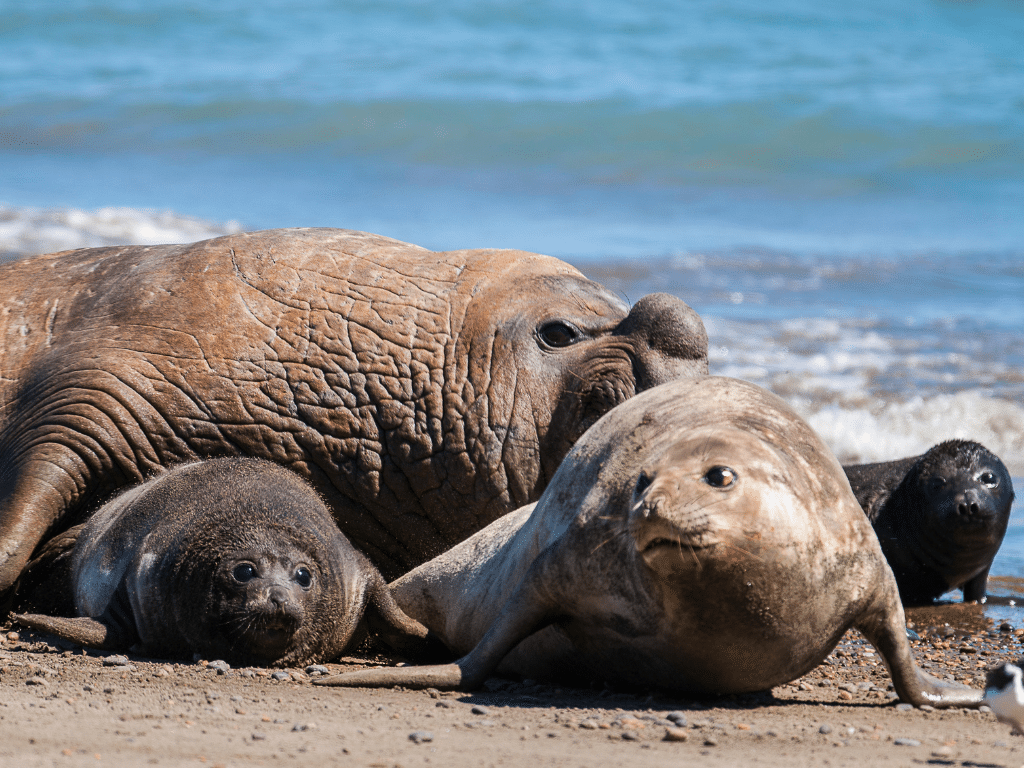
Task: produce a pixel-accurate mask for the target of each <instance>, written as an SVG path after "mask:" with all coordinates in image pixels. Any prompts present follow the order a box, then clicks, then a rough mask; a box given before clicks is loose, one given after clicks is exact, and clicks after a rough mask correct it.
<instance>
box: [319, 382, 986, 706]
mask: <svg viewBox="0 0 1024 768" xmlns="http://www.w3.org/2000/svg"><path fill="white" fill-rule="evenodd" d="M391 591H392V594H393V595H394V596H395V600H396V602H397V603H398V604H399V606H401V607H402V609H403V610H404V611H405V612H406V613H407V614H409V615H410V616H412V617H414V618H416V619H418V620H419V621H420V622H422V623H423V624H424V625H425V626H427V627H428V628H429V629H430V630H432V632H434V633H435V634H436V635H437V636H438V638H439V639H440V640H441V641H442V642H444V643H445V644H446V645H447V646H448V647H449V648H450V650H451V651H452V652H453V653H454V654H456V655H459V654H465V655H464V656H462V658H460V659H459V660H458V661H457V662H455V663H452V664H441V665H435V666H423V667H403V668H388V669H375V670H364V671H360V672H354V673H349V674H344V675H340V676H336V677H332V678H327V679H325V680H324V681H323V682H324V684H332V685H404V686H410V687H413V686H419V687H426V686H433V687H438V688H440V687H446V688H455V687H458V688H475V687H477V686H479V685H480V684H481V683H482V682H483V681H484V680H485V679H486V677H487V676H488V675H490V674H491V673H492V672H495V671H498V672H500V673H506V674H511V675H514V676H526V677H530V678H534V679H544V678H548V679H552V678H555V679H558V678H565V677H567V676H568V677H570V678H571V679H575V680H579V681H584V682H588V681H593V680H594V679H602V678H603V679H605V680H606V681H611V682H613V683H618V684H624V685H628V686H640V687H645V688H650V687H658V688H668V689H672V690H674V691H676V692H683V693H691V694H709V693H710V694H722V693H740V692H751V691H761V690H766V689H769V688H771V687H772V686H776V685H780V684H783V683H786V682H788V681H791V680H793V679H795V678H797V677H800V676H801V675H803V674H805V673H806V672H808V671H809V670H811V669H813V668H814V667H815V666H817V665H818V664H820V663H821V662H822V661H823V660H824V659H825V657H826V656H827V655H828V654H829V653H830V652H831V650H832V649H833V648H834V647H835V646H836V644H837V643H838V642H839V640H840V638H841V637H842V636H843V633H844V632H846V630H847V629H849V628H850V627H855V628H857V629H858V630H860V631H861V632H862V633H863V634H864V636H865V637H866V638H867V639H868V640H869V641H870V642H871V643H872V644H873V645H874V646H875V648H877V649H878V651H879V652H880V653H881V655H882V657H883V658H884V660H885V662H886V664H887V665H888V667H889V670H890V672H891V674H892V679H893V683H894V685H895V688H896V691H897V693H898V694H899V696H900V697H901V698H902V699H903V700H904V701H909V702H912V703H913V704H915V705H922V704H931V705H933V706H951V705H973V704H977V703H978V701H979V700H980V697H981V692H980V691H975V690H972V689H970V688H965V687H962V686H957V685H952V684H947V683H944V682H942V681H939V680H937V679H934V678H932V677H930V676H929V675H927V674H926V673H924V672H922V671H921V670H919V669H918V668H917V666H916V665H915V664H914V661H913V659H912V657H911V652H910V645H909V642H908V640H907V636H906V620H905V618H904V614H903V608H902V606H901V605H900V601H899V595H898V593H897V591H896V582H895V580H894V579H893V576H892V572H891V571H890V570H889V567H888V566H887V565H886V563H885V558H884V557H883V556H882V552H881V549H880V548H879V545H878V540H877V539H876V538H875V535H874V533H873V532H872V530H871V525H870V524H869V523H868V520H867V518H866V517H865V515H864V513H863V512H862V511H861V509H860V507H859V506H858V505H857V500H856V499H855V498H854V497H853V493H852V492H851V491H850V486H849V483H848V482H847V481H846V477H845V475H844V474H843V470H842V467H840V465H839V463H838V461H836V459H835V458H834V456H833V455H832V454H831V452H830V451H829V450H828V449H827V448H826V447H825V445H824V444H823V443H822V441H821V440H820V438H819V437H818V436H817V435H816V434H815V433H814V431H813V430H812V429H811V428H810V427H809V426H808V425H807V424H806V423H805V422H804V421H803V420H802V419H801V418H800V417H799V416H797V414H796V413H795V412H794V411H793V410H791V409H790V408H789V407H788V406H787V405H786V404H785V403H784V402H782V400H780V399H779V398H778V397H776V396H775V395H773V394H771V393H770V392H767V391H765V390H763V389H761V388H759V387H757V386H755V385H753V384H748V383H746V382H742V381H737V380H734V379H727V378H719V377H705V378H697V379H689V380H679V381H676V382H673V383H669V384H664V385H662V386H659V387H656V388H654V389H651V390H649V391H647V392H644V393H641V394H639V395H637V396H636V397H635V398H633V399H631V400H628V401H626V402H625V403H623V404H622V405H620V406H617V407H616V408H615V409H613V410H612V411H611V412H609V413H608V414H607V415H605V416H604V417H603V418H602V419H601V420H600V421H599V422H598V423H597V424H595V425H594V426H593V427H592V428H591V429H590V431H589V432H587V434H586V435H584V436H583V438H582V439H581V440H580V441H579V442H578V443H577V444H576V446H575V448H573V450H572V451H571V452H570V453H569V455H568V456H567V457H566V459H565V462H564V463H563V464H562V466H561V467H560V468H559V470H558V473H557V474H556V475H555V477H554V478H553V479H552V481H551V483H550V484H549V485H548V488H547V490H546V491H545V492H544V495H543V496H542V497H541V499H540V500H539V501H538V502H537V503H536V504H534V505H531V506H527V507H524V508H523V509H520V510H518V511H516V512H515V513H513V514H511V515H508V516H506V517H504V518H502V519H500V520H498V521H496V522H495V523H492V524H491V525H490V526H488V527H487V528H485V529H484V530H483V531H481V532H480V533H477V534H476V535H474V536H472V537H471V538H469V539H467V540H466V541H465V542H463V543H462V544H460V545H458V546H456V547H454V548H453V549H451V550H450V551H448V552H446V553H444V554H443V555H441V556H439V557H436V558H434V559H433V560H431V561H430V562H428V563H426V564H424V565H422V566H420V567H419V568H417V569H415V570H413V571H411V572H410V573H408V574H406V575H405V576H404V577H402V578H401V579H399V580H398V581H396V582H394V583H392V585H391Z"/></svg>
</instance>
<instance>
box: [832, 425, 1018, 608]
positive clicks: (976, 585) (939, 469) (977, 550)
mask: <svg viewBox="0 0 1024 768" xmlns="http://www.w3.org/2000/svg"><path fill="white" fill-rule="evenodd" d="M843 469H844V470H845V471H846V475H847V477H848V478H849V480H850V486H851V487H852V488H853V492H854V495H856V497H857V501H859V502H860V504H861V506H862V507H863V508H864V512H865V513H866V514H867V516H868V519H870V520H871V524H872V525H873V526H874V528H875V533H876V534H878V540H879V542H880V543H881V545H882V552H883V554H885V557H886V559H887V560H888V561H889V566H890V567H891V568H892V570H893V573H894V574H895V575H896V584H897V585H898V586H899V590H900V598H901V599H902V600H903V603H904V605H923V604H926V603H930V602H932V601H933V600H935V599H936V598H938V597H939V596H941V595H942V594H944V593H946V592H949V591H950V590H952V589H960V590H963V595H964V600H965V601H970V600H981V599H982V598H983V597H985V588H986V585H987V583H988V572H989V568H990V567H991V566H992V560H993V559H994V558H995V556H996V553H997V552H998V551H999V546H1000V545H1001V544H1002V542H1003V536H1004V534H1005V533H1006V526H1007V524H1008V523H1009V521H1010V509H1011V507H1012V505H1013V498H1014V496H1013V481H1012V480H1011V479H1010V473H1009V472H1008V471H1007V469H1006V466H1005V465H1004V464H1003V462H1002V461H1000V460H999V457H997V456H996V455H995V454H993V453H992V452H990V451H989V450H988V449H986V448H985V446H983V445H981V444H980V443H975V442H972V441H970V440H947V441H945V442H943V443H939V444H938V445H936V446H933V447H932V448H930V449H929V450H928V451H927V453H924V454H922V455H920V456H912V457H910V458H908V459H900V460H898V461H890V462H882V463H878V464H857V465H852V466H847V467H843Z"/></svg>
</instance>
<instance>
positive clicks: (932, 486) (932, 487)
mask: <svg viewBox="0 0 1024 768" xmlns="http://www.w3.org/2000/svg"><path fill="white" fill-rule="evenodd" d="M945 487H946V479H945V478H944V477H938V476H935V477H933V478H932V479H931V480H929V481H928V490H929V491H931V492H932V493H935V492H936V491H941V490H942V489H943V488H945Z"/></svg>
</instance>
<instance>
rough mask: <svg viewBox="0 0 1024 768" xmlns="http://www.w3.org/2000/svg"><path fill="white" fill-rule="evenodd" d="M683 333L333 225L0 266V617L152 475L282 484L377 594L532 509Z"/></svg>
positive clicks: (693, 363) (543, 273)
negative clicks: (74, 536)
mask: <svg viewBox="0 0 1024 768" xmlns="http://www.w3.org/2000/svg"><path fill="white" fill-rule="evenodd" d="M706 372H707V335H706V333H705V331H704V325H703V323H702V322H701V320H700V318H699V317H698V316H697V314H696V313H695V312H694V311H693V310H692V309H690V308H689V307H688V306H687V305H686V304H685V303H684V302H682V301H681V300H679V299H677V298H675V297H673V296H669V295H667V294H654V295H651V296H645V297H643V298H641V299H640V300H639V301H637V303H636V304H635V305H634V306H633V307H632V308H629V307H627V305H626V304H625V303H624V302H623V301H622V300H621V299H620V298H619V297H617V296H616V295H615V294H613V293H612V292H611V291H609V290H607V289H606V288H604V287H603V286H601V285H599V284H597V283H594V282H592V281H590V280H587V279H586V278H585V277H584V276H583V275H582V274H581V273H580V272H578V271H577V270H576V269H574V268H573V267H571V266H570V265H568V264H566V263H565V262H562V261H559V260H558V259H554V258H551V257H549V256H540V255H537V254H531V253H524V252H522V251H508V250H469V251H451V252H444V253H440V252H433V251H429V250H427V249H425V248H420V247H418V246H415V245H409V244H408V243H402V242H399V241H397V240H392V239H389V238H386V237H380V236H378V235H371V234H366V233H362V232H352V231H347V230H337V229H289V230H270V231H264V232H252V233H246V234H238V235H231V236H228V237H221V238H216V239H213V240H206V241H203V242H199V243H194V244H192V245H159V246H123V247H110V248H88V249H83V250H78V251H69V252H64V253H59V254H50V255H46V256H37V257H34V258H30V259H25V260H22V261H16V262H11V263H8V264H3V265H0V462H2V465H3V468H4V469H3V472H0V602H2V600H3V597H4V594H5V593H9V590H10V587H11V585H12V584H13V583H14V581H15V580H16V579H17V578H18V576H19V574H20V573H21V571H22V570H23V568H24V566H25V564H26V563H27V562H28V561H29V560H30V559H31V558H32V556H33V552H35V551H36V549H37V546H38V545H39V544H40V542H41V540H42V539H43V538H44V537H52V536H56V535H60V533H61V532H62V531H63V530H65V529H67V528H70V527H72V526H73V525H76V524H78V523H81V522H82V521H83V520H84V519H85V517H86V516H87V515H88V513H89V511H90V510H91V509H94V508H95V507H96V506H98V505H99V503H100V502H101V501H102V500H103V499H105V498H108V497H109V496H110V495H111V494H112V493H114V492H115V491H116V490H118V489H119V488H121V487H124V486H128V485H132V484H135V483H139V482H142V480H144V479H145V478H146V477H148V476H150V475H151V474H153V472H155V471H156V470H157V469H158V468H159V467H166V466H173V465H174V464H180V463H183V462H186V461H191V460H195V459H198V458H211V457H217V456H238V455H241V456H252V457H255V458H265V459H269V460H272V461H275V462H277V463H278V464H282V465H284V466H287V467H288V468H289V469H292V470H294V471H295V472H297V473H299V474H300V475H302V476H303V477H305V478H306V479H308V480H309V481H310V482H312V484H313V486H314V487H315V488H316V490H317V491H318V492H319V493H320V494H321V495H322V496H323V497H324V499H325V501H326V502H327V505H328V507H329V508H330V510H331V512H332V514H333V515H334V517H335V519H336V520H337V522H338V524H339V526H340V527H341V529H342V531H343V532H344V533H345V534H346V535H347V536H348V537H349V539H350V540H351V541H352V543H353V545H355V546H356V547H357V548H358V549H360V551H362V552H364V553H365V554H366V555H367V556H369V557H370V559H371V560H372V561H373V562H374V563H375V564H376V565H377V566H378V567H379V568H380V569H381V571H382V572H383V573H384V574H385V575H386V576H388V578H394V577H396V576H398V575H399V574H401V573H404V572H405V571H406V570H408V569H409V568H412V567H413V566H416V565H418V564H420V563H421V562H424V561H426V560H428V559H430V558H431V557H433V556H434V555H437V554H440V553H441V552H443V551H445V550H446V549H448V548H449V547H450V546H452V545H453V544H455V543H457V542H459V541H461V540H463V539H464V538H466V537H467V536H469V535H470V534H472V533H474V532H476V531H477V530H479V529H481V528H483V527H484V526H486V525H487V524H488V523H490V522H492V521H494V520H496V519H497V518H498V517H500V516H501V515H503V514H506V513H508V512H511V511H513V510H515V509H516V508H518V507H520V506H522V505H523V504H527V503H529V502H531V501H536V500H537V499H538V498H539V497H540V495H541V493H542V492H543V490H544V487H545V486H546V485H547V482H548V480H550V478H551V476H552V475H553V474H554V472H555V470H556V469H557V467H558V465H559V464H560V463H561V461H562V459H563V458H564V456H565V454H566V453H567V452H568V450H569V448H570V447H571V446H572V444H573V443H574V442H575V440H576V439H577V438H578V437H579V436H580V435H582V434H583V432H584V431H585V430H586V429H587V428H588V427H589V426H590V425H591V424H593V423H594V422H595V421H596V420H597V419H598V418H599V417H600V416H601V415H602V414H604V413H605V412H607V411H608V410H609V409H611V408H612V407H613V406H615V405H616V404H618V403H620V402H622V401H623V400H625V399H627V398H628V397H631V396H632V395H633V394H635V393H636V392H637V391H640V390H643V389H647V388H649V387H651V386H654V385H656V384H659V383H662V382H664V381H667V380H671V379H674V378H678V377H680V376H693V375H702V374H704V373H706Z"/></svg>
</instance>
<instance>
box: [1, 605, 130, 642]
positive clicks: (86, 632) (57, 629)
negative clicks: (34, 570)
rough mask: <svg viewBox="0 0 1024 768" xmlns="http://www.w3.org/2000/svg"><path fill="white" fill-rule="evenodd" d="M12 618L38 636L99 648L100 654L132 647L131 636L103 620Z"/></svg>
mask: <svg viewBox="0 0 1024 768" xmlns="http://www.w3.org/2000/svg"><path fill="white" fill-rule="evenodd" d="M11 618H13V619H14V620H15V621H16V622H17V623H18V624H21V625H22V626H25V627H29V628H31V629H35V630H38V631H40V632H48V633H50V634H51V635H56V636H57V637H61V638H63V639H65V640H70V641H71V642H73V643H77V644H78V645H85V646H88V647H89V648H98V649H100V650H103V651H124V650H127V649H128V648H130V647H131V646H132V645H133V641H132V634H133V633H131V632H125V630H124V628H123V627H120V626H119V625H118V624H117V623H116V622H115V621H112V620H110V619H109V618H108V617H106V616H100V617H99V618H92V617H90V616H78V617H75V618H67V617H64V616H42V615H40V614H38V613H21V614H15V615H13V616H12V617H11Z"/></svg>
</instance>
